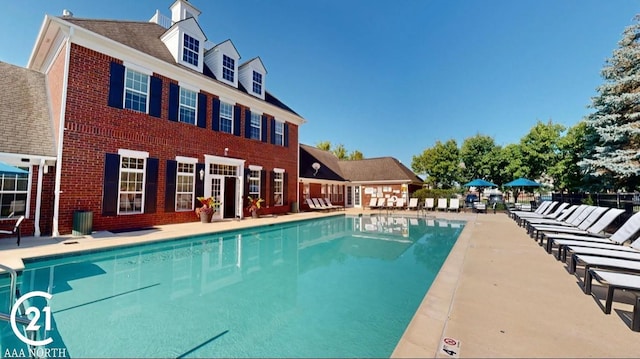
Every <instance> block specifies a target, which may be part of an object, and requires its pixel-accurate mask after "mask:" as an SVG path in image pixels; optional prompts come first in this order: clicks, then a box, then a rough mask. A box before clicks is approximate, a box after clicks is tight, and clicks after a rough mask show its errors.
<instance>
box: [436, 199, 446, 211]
mask: <svg viewBox="0 0 640 359" xmlns="http://www.w3.org/2000/svg"><path fill="white" fill-rule="evenodd" d="M438 210H439V211H440V210H442V211H445V212H446V211H447V199H446V198H438Z"/></svg>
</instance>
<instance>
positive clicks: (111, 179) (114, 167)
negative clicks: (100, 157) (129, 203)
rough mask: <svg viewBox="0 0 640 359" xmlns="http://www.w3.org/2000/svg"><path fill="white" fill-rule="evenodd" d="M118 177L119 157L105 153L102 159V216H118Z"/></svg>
mask: <svg viewBox="0 0 640 359" xmlns="http://www.w3.org/2000/svg"><path fill="white" fill-rule="evenodd" d="M119 177H120V155H118V154H115V153H107V154H106V155H105V159H104V183H103V189H102V215H103V216H115V215H117V214H118V179H119Z"/></svg>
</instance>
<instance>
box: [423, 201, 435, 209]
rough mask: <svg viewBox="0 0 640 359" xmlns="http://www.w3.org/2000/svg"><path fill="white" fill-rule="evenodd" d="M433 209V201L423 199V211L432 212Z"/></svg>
mask: <svg viewBox="0 0 640 359" xmlns="http://www.w3.org/2000/svg"><path fill="white" fill-rule="evenodd" d="M434 207H435V199H433V198H425V200H424V207H423V208H424V210H425V211H428V210H432V211H433V210H434Z"/></svg>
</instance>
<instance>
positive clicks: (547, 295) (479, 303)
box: [0, 209, 640, 358]
mask: <svg viewBox="0 0 640 359" xmlns="http://www.w3.org/2000/svg"><path fill="white" fill-rule="evenodd" d="M337 213H340V214H341V213H344V212H337ZM346 213H347V214H352V215H359V214H369V213H371V214H376V213H378V212H377V211H373V212H370V211H367V210H361V209H350V210H347V211H346ZM406 213H407V214H408V215H414V216H415V215H416V212H406ZM334 214H336V212H333V213H329V214H327V213H319V212H305V213H299V214H292V215H286V216H278V217H266V218H259V219H246V220H242V221H223V222H216V223H213V224H208V223H207V224H202V223H198V222H193V223H185V224H175V225H166V226H157V227H155V228H153V229H150V230H142V231H136V232H126V233H119V234H113V233H110V232H94V233H93V234H92V235H91V236H82V237H71V236H65V237H60V238H51V237H41V238H35V237H24V238H23V239H22V243H21V246H20V247H16V244H15V238H9V239H6V238H5V239H2V240H0V263H2V264H4V265H9V266H12V267H17V268H20V267H21V266H22V261H21V258H29V257H39V256H46V255H52V254H63V253H68V252H70V251H78V250H87V249H97V248H105V247H112V246H117V245H124V244H131V243H142V242H147V241H156V240H162V239H168V238H175V237H181V236H187V235H197V234H202V233H210V232H212V231H217V230H232V229H238V228H245V227H250V226H256V225H267V224H272V223H282V222H285V221H297V220H301V219H309V218H318V217H321V216H326V215H334ZM428 215H430V216H436V217H438V218H445V219H462V220H466V221H467V224H466V225H465V228H464V230H463V231H462V233H461V235H460V237H459V239H458V241H457V242H456V244H455V246H454V248H453V249H452V251H451V253H450V254H449V256H448V258H447V260H446V262H445V264H444V265H443V267H442V269H441V270H440V272H439V274H438V276H437V278H436V280H435V281H434V283H433V285H432V287H431V288H430V290H429V292H428V293H427V295H426V296H425V298H424V299H423V301H422V304H421V306H420V308H419V309H418V310H417V312H416V314H415V315H414V318H413V320H412V321H411V323H410V324H409V326H408V327H407V329H406V331H405V333H404V336H403V337H402V339H401V340H400V342H399V343H398V345H397V347H396V349H395V351H394V352H393V355H392V357H397V358H403V357H411V358H416V357H424V358H427V357H429V358H434V357H438V358H447V357H451V356H449V355H447V354H445V353H444V352H441V351H440V343H441V342H442V339H443V338H444V337H448V338H453V339H455V340H457V341H459V342H460V343H461V346H460V349H459V353H457V356H459V357H461V358H470V357H475V358H487V357H492V358H497V357H504V358H507V357H511V358H513V357H521V358H524V357H527V358H531V357H537V358H541V357H547V358H551V357H554V358H558V357H565V358H575V357H583V358H586V357H609V358H612V357H629V358H631V357H638V356H639V355H640V333H638V332H633V331H631V329H630V325H631V322H630V317H631V312H632V310H633V308H632V305H631V304H630V303H631V299H632V297H631V295H630V294H628V293H622V295H620V296H617V297H618V298H617V299H616V301H614V305H613V310H612V313H611V314H610V315H605V314H604V313H603V310H602V308H603V305H604V296H605V294H606V291H605V290H604V289H603V288H602V287H600V286H598V285H597V282H595V281H594V293H595V296H589V295H585V294H584V293H583V291H582V287H581V284H582V281H581V278H580V277H576V276H574V275H570V274H569V273H568V271H567V269H566V266H565V265H564V264H563V263H561V262H559V261H557V260H556V259H555V258H554V257H553V256H551V255H549V254H547V253H546V251H545V250H544V249H543V248H542V247H540V246H539V245H538V244H537V243H536V242H535V241H534V240H533V239H531V238H529V237H528V236H527V234H526V233H525V231H524V229H522V228H520V227H518V226H517V225H516V224H515V222H514V221H513V220H511V219H509V218H508V217H507V216H506V215H505V214H503V213H497V214H492V213H489V214H475V213H444V212H429V213H428ZM578 273H579V274H580V271H579V272H578ZM363 335H364V334H363Z"/></svg>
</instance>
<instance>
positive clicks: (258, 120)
mask: <svg viewBox="0 0 640 359" xmlns="http://www.w3.org/2000/svg"><path fill="white" fill-rule="evenodd" d="M251 138H252V139H254V140H260V139H261V138H262V116H261V115H260V114H259V113H253V112H251Z"/></svg>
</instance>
